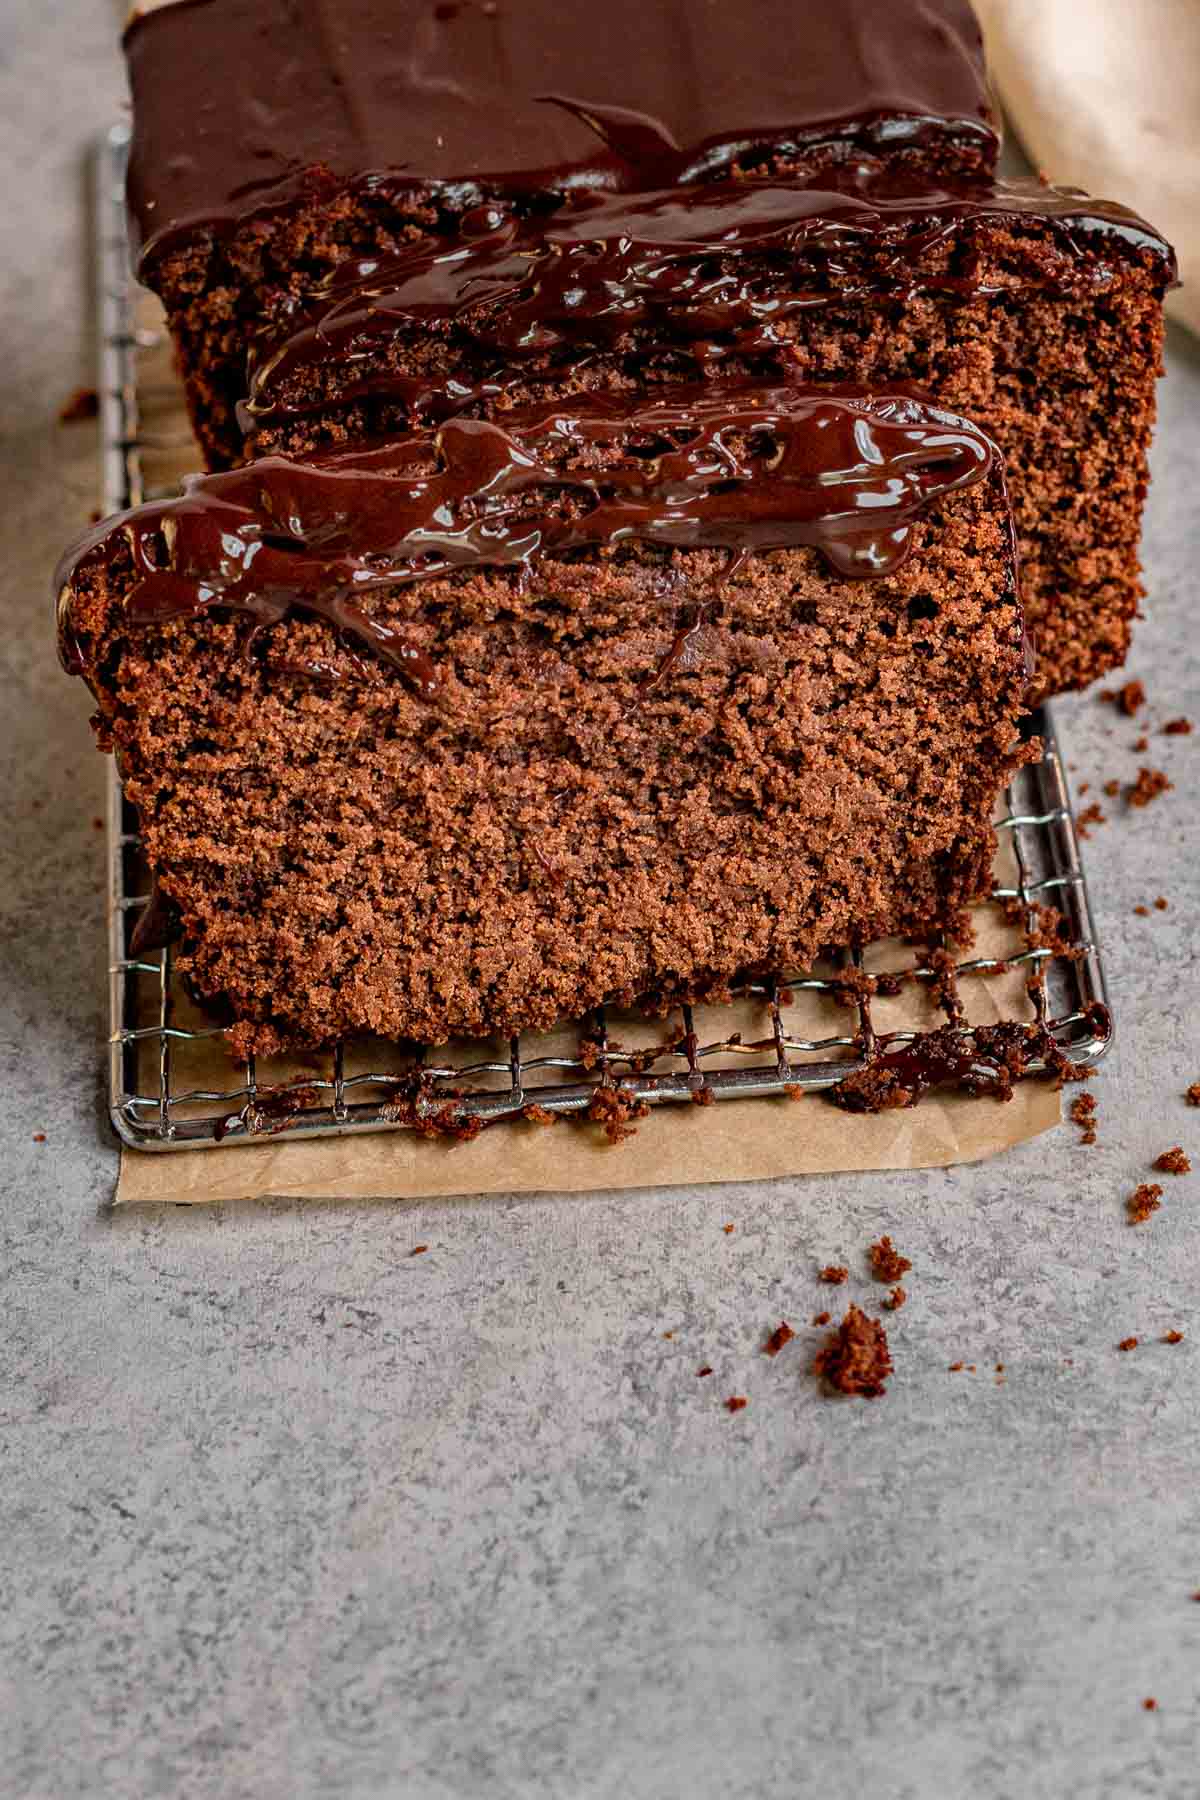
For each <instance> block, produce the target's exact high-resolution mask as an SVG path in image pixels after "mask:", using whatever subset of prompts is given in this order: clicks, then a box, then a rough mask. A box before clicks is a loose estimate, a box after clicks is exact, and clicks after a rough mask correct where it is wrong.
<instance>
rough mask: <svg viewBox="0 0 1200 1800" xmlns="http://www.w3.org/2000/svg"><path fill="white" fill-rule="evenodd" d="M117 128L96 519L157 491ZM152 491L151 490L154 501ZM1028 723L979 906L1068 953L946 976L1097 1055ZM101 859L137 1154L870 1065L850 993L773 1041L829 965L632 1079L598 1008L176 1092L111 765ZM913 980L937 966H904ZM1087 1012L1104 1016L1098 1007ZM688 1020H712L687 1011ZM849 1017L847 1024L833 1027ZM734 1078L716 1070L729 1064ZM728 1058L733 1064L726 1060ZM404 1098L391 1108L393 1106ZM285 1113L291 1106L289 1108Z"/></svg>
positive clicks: (1087, 961) (170, 1011)
mask: <svg viewBox="0 0 1200 1800" xmlns="http://www.w3.org/2000/svg"><path fill="white" fill-rule="evenodd" d="M127 151H128V130H127V128H126V127H124V126H118V127H115V128H114V129H113V130H112V131H111V132H110V133H108V134H107V136H106V137H105V138H104V139H103V140H102V142H101V144H100V146H99V153H98V156H97V209H96V216H97V221H98V234H97V235H98V247H99V265H100V268H99V275H100V308H101V326H102V332H101V340H102V341H101V373H100V421H101V432H102V456H103V480H104V495H103V498H104V505H105V509H106V511H117V510H120V509H121V508H123V507H126V506H131V505H138V504H140V503H141V501H143V500H144V499H152V498H155V497H156V496H157V494H158V492H159V491H160V490H159V489H157V488H155V487H152V486H148V485H147V483H146V479H145V464H146V452H147V451H149V450H151V449H154V448H169V447H170V446H169V445H166V446H164V445H161V444H159V445H156V444H155V443H154V442H153V441H152V439H151V437H150V436H149V435H148V434H147V433H146V432H144V431H143V429H142V424H141V415H140V406H139V392H138V357H139V353H140V352H144V351H148V350H152V349H153V348H154V347H155V344H156V342H157V334H156V333H153V332H148V331H146V330H139V329H138V327H137V324H136V313H135V295H136V289H135V286H134V282H133V277H132V273H131V269H130V265H129V257H128V249H127V242H126V235H125V217H124V171H125V161H126V156H127ZM170 485H171V484H168V488H166V489H163V490H161V491H164V492H165V491H169V487H170ZM1032 729H1033V730H1034V731H1035V732H1036V733H1037V735H1039V736H1040V737H1041V738H1042V739H1043V742H1044V745H1045V751H1044V755H1043V757H1042V759H1041V761H1040V762H1038V763H1036V764H1034V765H1032V766H1030V767H1027V768H1025V769H1022V770H1021V771H1020V773H1019V774H1018V776H1017V778H1016V780H1015V781H1014V783H1013V785H1012V787H1011V788H1010V789H1009V790H1008V793H1007V796H1006V802H1007V803H1006V811H1005V816H1004V817H1003V818H1002V819H1001V820H1000V821H999V822H998V827H997V829H998V830H999V832H1000V833H1001V835H1002V837H1006V838H1007V839H1008V840H1009V841H1010V842H1011V845H1012V849H1013V853H1014V861H1015V866H1016V880H1015V883H1014V884H1013V885H1011V886H1005V887H998V888H996V889H995V890H994V892H993V896H992V897H993V899H995V900H999V901H1016V902H1018V903H1019V904H1020V906H1021V908H1022V909H1023V912H1024V915H1025V919H1026V923H1027V927H1028V929H1029V932H1030V934H1031V936H1032V933H1033V931H1034V930H1035V928H1036V925H1037V907H1038V906H1039V905H1045V904H1048V903H1051V902H1052V903H1053V905H1054V906H1055V907H1057V908H1058V909H1059V911H1060V912H1061V913H1062V915H1063V917H1064V920H1065V924H1064V927H1063V935H1064V937H1065V938H1066V939H1067V941H1068V942H1070V943H1071V944H1072V945H1073V947H1074V952H1073V955H1072V956H1071V957H1069V958H1068V957H1063V956H1061V955H1059V954H1056V952H1055V951H1054V950H1052V949H1050V948H1047V947H1045V946H1041V945H1037V944H1034V943H1030V945H1029V946H1028V947H1027V948H1026V949H1025V950H1023V951H1022V952H1020V953H1019V954H1018V955H1015V956H1008V957H1006V958H1005V959H1004V963H1003V964H1001V963H1000V962H999V961H998V960H997V959H995V958H974V959H968V960H966V961H963V962H960V963H959V964H958V965H957V974H958V975H967V976H969V975H980V976H983V975H987V974H988V973H989V972H994V971H997V970H999V969H1000V968H1001V967H1009V968H1011V967H1015V966H1018V965H1022V966H1025V967H1027V968H1028V969H1029V970H1031V971H1036V972H1037V973H1038V974H1039V975H1040V977H1041V979H1040V980H1039V981H1038V982H1036V983H1035V984H1033V985H1032V986H1031V991H1030V998H1031V1002H1032V1006H1033V1010H1034V1014H1035V1018H1036V1021H1037V1023H1039V1024H1041V1025H1043V1026H1045V1027H1046V1028H1047V1029H1048V1030H1049V1031H1050V1033H1051V1034H1052V1036H1053V1037H1054V1039H1055V1041H1056V1042H1057V1043H1058V1044H1059V1046H1060V1048H1061V1049H1062V1051H1063V1052H1064V1053H1065V1054H1066V1055H1067V1056H1068V1057H1069V1058H1070V1060H1071V1061H1072V1062H1075V1063H1077V1064H1084V1063H1089V1062H1092V1061H1095V1060H1096V1059H1098V1058H1099V1057H1101V1056H1102V1055H1103V1054H1104V1052H1105V1050H1106V1049H1107V1048H1108V1043H1109V1041H1110V1033H1109V1032H1108V1030H1107V1028H1102V1027H1100V1026H1099V1025H1098V1024H1097V1021H1098V1019H1103V1018H1104V1016H1105V1012H1106V1009H1107V994H1106V989H1105V982H1104V971H1103V967H1102V964H1101V959H1100V954H1099V950H1098V948H1097V946H1096V941H1095V934H1094V931H1093V927H1092V919H1091V911H1090V908H1089V904H1088V896H1087V887H1086V883H1085V880H1084V875H1083V869H1082V866H1081V863H1080V858H1079V847H1078V842H1077V840H1076V835H1075V827H1074V823H1073V820H1072V817H1071V810H1070V804H1069V799H1068V793H1067V786H1066V780H1065V776H1064V773H1063V767H1062V761H1061V758H1060V756H1059V752H1058V746H1057V740H1056V737H1055V734H1054V729H1053V725H1052V723H1051V720H1050V717H1049V714H1048V712H1046V711H1045V710H1042V711H1041V712H1040V713H1039V714H1038V715H1037V716H1036V717H1035V718H1034V720H1033V721H1032ZM108 843H109V862H110V909H109V951H110V957H109V969H110V976H109V979H110V1021H111V1036H110V1046H109V1101H110V1115H111V1118H112V1122H113V1125H114V1127H115V1129H116V1131H117V1133H118V1135H119V1136H120V1137H121V1139H122V1140H123V1141H124V1142H125V1143H126V1144H128V1145H130V1146H131V1147H134V1148H138V1149H143V1150H172V1149H184V1148H187V1149H201V1148H207V1147H214V1148H215V1147H216V1146H218V1145H220V1144H226V1143H237V1142H245V1141H246V1140H247V1139H248V1138H254V1137H256V1136H259V1135H261V1134H264V1133H273V1132H274V1131H277V1130H279V1129H282V1128H284V1127H286V1129H287V1131H288V1135H289V1136H292V1135H301V1136H305V1137H315V1136H328V1135H336V1134H345V1133H351V1132H362V1131H372V1130H381V1129H389V1128H390V1129H396V1128H404V1127H407V1128H412V1127H413V1126H414V1125H416V1126H418V1128H419V1127H420V1126H421V1125H422V1124H423V1123H428V1122H429V1121H438V1120H447V1119H453V1120H455V1121H468V1120H471V1119H474V1118H478V1119H479V1120H480V1121H481V1122H483V1123H489V1122H492V1121H496V1120H501V1119H518V1118H520V1117H521V1116H522V1114H523V1113H524V1112H525V1110H526V1109H527V1108H529V1107H530V1106H535V1107H538V1108H541V1109H543V1110H544V1111H546V1112H550V1113H559V1112H564V1113H571V1112H574V1113H580V1112H586V1111H588V1109H589V1108H590V1107H591V1106H592V1105H593V1103H594V1100H595V1096H596V1092H597V1089H598V1088H601V1089H603V1088H608V1089H610V1090H614V1091H615V1092H616V1094H617V1095H618V1096H619V1097H620V1098H621V1099H622V1100H623V1101H625V1102H628V1103H637V1102H646V1103H650V1104H656V1103H662V1102H665V1101H690V1100H692V1099H694V1098H695V1097H696V1095H697V1093H698V1092H699V1091H700V1090H704V1091H705V1092H704V1098H705V1099H706V1100H707V1099H708V1098H709V1097H711V1098H712V1099H715V1100H727V1099H739V1098H747V1097H752V1096H770V1095H781V1094H786V1093H789V1092H790V1091H792V1090H794V1089H797V1088H799V1089H802V1090H808V1089H817V1088H827V1087H830V1086H833V1085H834V1084H835V1083H837V1082H838V1081H841V1080H843V1079H844V1078H845V1077H846V1076H847V1075H849V1074H851V1073H853V1072H855V1071H856V1070H859V1069H862V1068H863V1067H864V1066H865V1065H866V1063H867V1062H868V1061H869V1060H870V1058H871V1057H872V1056H873V1055H875V1054H876V1050H877V1043H876V1036H875V1031H874V1028H873V1025H872V1019H871V1012H870V1004H869V1001H868V1000H867V999H866V998H860V999H859V1000H858V1001H857V1002H856V1003H855V1006H854V1008H853V1011H852V1013H851V1014H850V1015H849V1017H853V1019H854V1029H853V1030H844V1031H840V1032H837V1033H834V1034H832V1035H829V1036H825V1037H819V1038H805V1037H801V1036H795V1035H792V1034H790V1033H789V1032H788V1030H787V1025H786V1021H785V1019H784V1016H783V1008H784V1004H785V1001H786V998H787V996H788V994H789V993H795V992H798V991H807V992H813V993H817V994H830V995H831V994H834V993H836V992H837V991H838V985H839V984H838V975H837V971H836V970H835V971H834V972H832V973H831V974H830V975H828V976H820V975H815V974H805V975H799V976H795V977H790V976H789V977H784V976H782V975H781V976H780V977H778V978H769V979H766V980H763V981H758V982H751V983H748V984H746V986H745V987H744V988H742V989H740V990H739V994H740V995H741V996H742V997H745V998H747V999H749V1000H751V1001H752V1002H754V1003H755V1004H756V1005H758V1006H760V1007H761V1008H762V1009H763V1013H764V1014H765V1020H766V1023H767V1026H768V1029H767V1032H766V1034H765V1035H763V1036H762V1037H756V1038H755V1039H753V1040H752V1041H749V1042H747V1041H744V1039H743V1038H742V1037H741V1036H738V1035H737V1034H734V1033H731V1032H729V1031H726V1032H725V1033H724V1034H723V1035H718V1036H717V1037H714V1038H712V1039H710V1040H708V1041H701V1038H700V1036H699V1034H698V1032H697V1029H696V1026H697V1022H698V1021H697V1015H696V1012H695V1010H694V1009H693V1008H691V1007H689V1006H683V1007H681V1008H679V1009H678V1013H677V1017H678V1020H679V1027H678V1029H676V1030H675V1032H674V1033H673V1034H672V1036H671V1038H670V1039H669V1040H668V1041H669V1043H670V1045H671V1047H670V1048H665V1049H664V1048H659V1049H658V1050H657V1051H656V1052H655V1053H654V1054H653V1055H652V1057H651V1058H650V1059H649V1060H650V1061H651V1062H652V1063H655V1064H662V1063H667V1064H670V1065H671V1066H670V1067H668V1068H657V1069H656V1068H653V1067H647V1066H646V1062H647V1057H646V1053H645V1051H644V1050H638V1049H630V1048H627V1047H623V1046H621V1045H618V1044H617V1043H615V1042H614V1041H612V1040H610V1036H609V1021H608V1019H607V1017H606V1016H605V1014H604V1013H603V1012H601V1013H598V1014H594V1015H592V1017H591V1018H590V1019H589V1020H587V1021H586V1022H585V1023H584V1024H583V1025H581V1026H580V1027H579V1043H578V1047H577V1048H576V1050H575V1053H574V1054H562V1053H558V1054H556V1053H553V1048H552V1046H548V1045H547V1043H546V1041H545V1040H543V1039H539V1038H538V1037H536V1036H526V1037H525V1038H524V1039H518V1038H513V1039H512V1040H511V1041H510V1042H509V1043H508V1045H507V1053H506V1054H505V1055H503V1056H496V1055H493V1056H488V1055H487V1054H486V1053H485V1054H482V1055H480V1056H479V1057H478V1058H477V1059H476V1060H473V1061H466V1062H463V1063H462V1064H460V1065H457V1066H453V1065H451V1064H449V1063H435V1062H431V1061H429V1060H427V1059H426V1058H425V1057H424V1056H419V1057H416V1058H414V1057H413V1056H412V1055H411V1054H408V1053H405V1052H403V1051H402V1050H401V1048H400V1047H399V1046H396V1047H395V1048H394V1054H393V1055H392V1056H390V1057H388V1058H387V1059H386V1060H385V1061H384V1062H382V1063H376V1064H374V1065H373V1066H370V1067H368V1068H366V1069H358V1068H354V1069H353V1070H352V1071H351V1072H348V1071H347V1047H346V1046H345V1045H341V1044H339V1045H337V1046H336V1047H335V1048H334V1049H333V1050H332V1051H331V1052H329V1053H328V1056H327V1057H326V1058H325V1059H324V1063H325V1064H327V1068H318V1069H316V1070H314V1071H313V1072H311V1073H310V1072H308V1071H307V1070H306V1071H305V1072H304V1073H302V1074H299V1075H297V1076H296V1077H295V1078H294V1079H289V1080H287V1081H286V1082H284V1083H282V1084H277V1083H271V1084H260V1081H259V1075H258V1070H257V1068H256V1064H255V1061H254V1059H251V1061H250V1062H249V1064H248V1066H247V1068H246V1070H245V1073H244V1076H242V1075H241V1073H240V1071H237V1070H235V1069H234V1067H233V1065H232V1064H230V1065H229V1081H228V1084H222V1085H215V1086H200V1087H197V1086H193V1087H190V1088H188V1087H185V1086H181V1085H178V1084H177V1082H176V1079H175V1074H176V1068H175V1065H176V1063H177V1062H178V1061H179V1060H181V1059H182V1051H183V1047H184V1046H185V1045H191V1046H195V1045H197V1044H198V1043H199V1042H200V1041H201V1040H203V1039H205V1038H217V1037H219V1036H220V1032H221V1028H220V1027H219V1026H218V1025H203V1024H190V1023H183V1022H181V1021H180V1018H179V1002H180V999H181V996H182V990H181V988H180V984H179V982H178V979H177V977H176V976H175V974H174V970H173V957H172V951H171V949H170V948H167V949H163V950H156V951H154V952H153V953H152V954H149V955H146V954H143V955H140V956H134V955H131V953H130V938H131V936H132V931H133V926H134V923H135V921H136V919H137V917H138V915H139V913H140V912H141V910H142V909H143V908H144V907H145V905H146V903H147V900H148V894H147V893H146V891H145V888H146V880H145V873H146V872H145V868H144V865H143V864H142V863H141V861H140V857H139V842H138V834H137V820H136V817H135V815H134V814H133V811H132V809H131V808H130V807H129V806H128V804H127V803H126V801H125V799H124V796H123V794H122V791H121V787H120V783H119V781H118V779H117V776H116V772H115V770H113V771H112V773H111V775H110V783H109V794H108ZM841 963H842V966H843V967H844V968H847V969H861V968H862V954H861V952H859V951H847V952H846V953H845V954H844V956H843V957H842V958H841ZM914 974H915V978H916V979H918V980H925V981H931V982H932V981H933V980H934V979H935V971H934V970H933V969H932V968H930V967H918V968H917V969H916V970H915V972H914ZM1098 1006H1099V1007H1101V1008H1104V1009H1105V1011H1104V1012H1099V1011H1098V1010H1097V1009H1098ZM700 1011H701V1014H702V1021H701V1022H705V1023H706V1022H708V1021H710V1020H713V1019H719V1018H720V1016H721V1015H720V1013H719V1011H718V1009H715V1008H702V1009H700ZM849 1017H848V1021H847V1023H849ZM916 1035H917V1034H916V1033H915V1032H896V1033H889V1034H888V1035H887V1042H888V1043H889V1044H897V1045H898V1044H902V1043H904V1042H908V1041H911V1039H912V1038H913V1037H914V1036H916ZM731 1059H732V1060H733V1061H734V1062H735V1063H737V1062H739V1061H740V1062H742V1066H740V1067H739V1066H734V1067H726V1066H717V1063H718V1061H720V1062H721V1063H722V1064H724V1063H728V1062H729V1061H730V1060H731ZM742 1059H744V1061H743V1060H742ZM401 1095H403V1096H404V1097H405V1098H404V1105H403V1106H398V1105H397V1104H396V1102H397V1098H398V1096H401ZM293 1106H294V1110H292V1108H293Z"/></svg>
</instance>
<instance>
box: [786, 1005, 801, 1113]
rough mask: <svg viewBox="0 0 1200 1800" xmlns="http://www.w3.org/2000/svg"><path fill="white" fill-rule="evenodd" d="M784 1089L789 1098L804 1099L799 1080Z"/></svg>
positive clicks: (789, 1083)
mask: <svg viewBox="0 0 1200 1800" xmlns="http://www.w3.org/2000/svg"><path fill="white" fill-rule="evenodd" d="M780 1005H781V1006H782V1005H783V1002H782V1000H781V1001H780ZM783 1091H784V1093H785V1094H786V1095H787V1097H788V1099H789V1100H803V1098H804V1089H803V1088H802V1087H801V1086H800V1085H799V1083H798V1082H795V1081H789V1082H788V1084H787V1086H786V1087H785V1088H784V1090H783Z"/></svg>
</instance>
